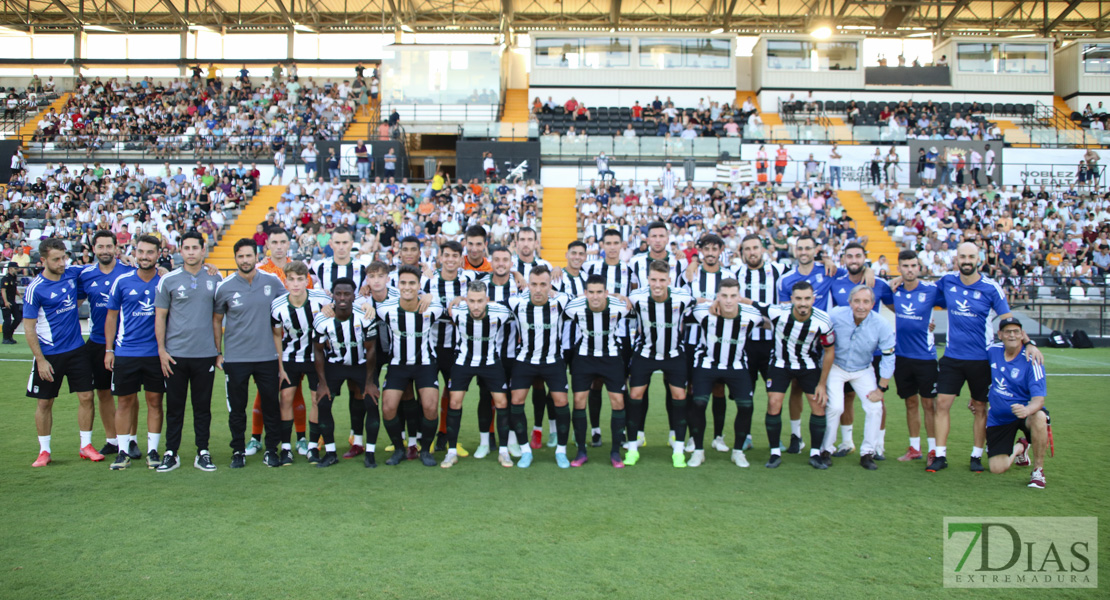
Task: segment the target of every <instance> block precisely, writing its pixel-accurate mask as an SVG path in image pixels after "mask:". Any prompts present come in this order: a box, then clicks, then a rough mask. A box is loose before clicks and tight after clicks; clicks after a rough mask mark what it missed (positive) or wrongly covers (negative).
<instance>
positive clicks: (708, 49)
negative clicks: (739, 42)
mask: <svg viewBox="0 0 1110 600" xmlns="http://www.w3.org/2000/svg"><path fill="white" fill-rule="evenodd" d="M731 49H732V48H731V46H730V44H729V41H728V40H719V39H704V40H686V41H685V42H684V50H685V51H686V66H687V67H693V68H700V69H727V68H728V65H729V52H730V51H731Z"/></svg>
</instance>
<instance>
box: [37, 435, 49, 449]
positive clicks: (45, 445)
mask: <svg viewBox="0 0 1110 600" xmlns="http://www.w3.org/2000/svg"><path fill="white" fill-rule="evenodd" d="M39 452H50V436H48V435H40V436H39Z"/></svg>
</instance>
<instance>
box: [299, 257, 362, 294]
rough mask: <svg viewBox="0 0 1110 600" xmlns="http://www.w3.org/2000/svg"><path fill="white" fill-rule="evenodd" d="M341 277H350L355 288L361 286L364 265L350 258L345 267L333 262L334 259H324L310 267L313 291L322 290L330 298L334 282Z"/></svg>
mask: <svg viewBox="0 0 1110 600" xmlns="http://www.w3.org/2000/svg"><path fill="white" fill-rule="evenodd" d="M343 277H350V278H351V279H353V280H354V282H355V285H356V286H361V285H362V282H363V281H364V280H365V279H366V265H365V264H363V263H361V262H359V261H358V260H355V257H353V256H352V257H351V258H350V262H348V263H347V264H345V265H341V264H339V263H337V262H335V258H325V259H324V260H321V261H319V262H317V263H316V264H315V265H313V267H312V279H313V282H314V283H313V289H317V290H322V291H323V292H324V293H326V294H327V295H328V296H331V286H332V284H333V283H335V280H336V279H340V278H343Z"/></svg>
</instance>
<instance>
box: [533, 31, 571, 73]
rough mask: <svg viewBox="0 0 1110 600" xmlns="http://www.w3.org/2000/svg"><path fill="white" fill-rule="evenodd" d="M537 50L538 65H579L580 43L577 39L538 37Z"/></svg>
mask: <svg viewBox="0 0 1110 600" xmlns="http://www.w3.org/2000/svg"><path fill="white" fill-rule="evenodd" d="M535 52H536V66H537V67H575V68H577V67H578V55H579V43H578V40H576V39H570V38H537V39H536V51H535ZM572 59H573V60H574V64H573V65H572V64H571V60H572Z"/></svg>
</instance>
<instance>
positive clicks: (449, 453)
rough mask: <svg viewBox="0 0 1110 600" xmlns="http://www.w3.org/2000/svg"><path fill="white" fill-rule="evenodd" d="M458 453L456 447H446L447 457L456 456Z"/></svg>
mask: <svg viewBox="0 0 1110 600" xmlns="http://www.w3.org/2000/svg"><path fill="white" fill-rule="evenodd" d="M458 454H459V451H458V449H456V448H448V449H447V458H451V457H452V456H457V455H458Z"/></svg>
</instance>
